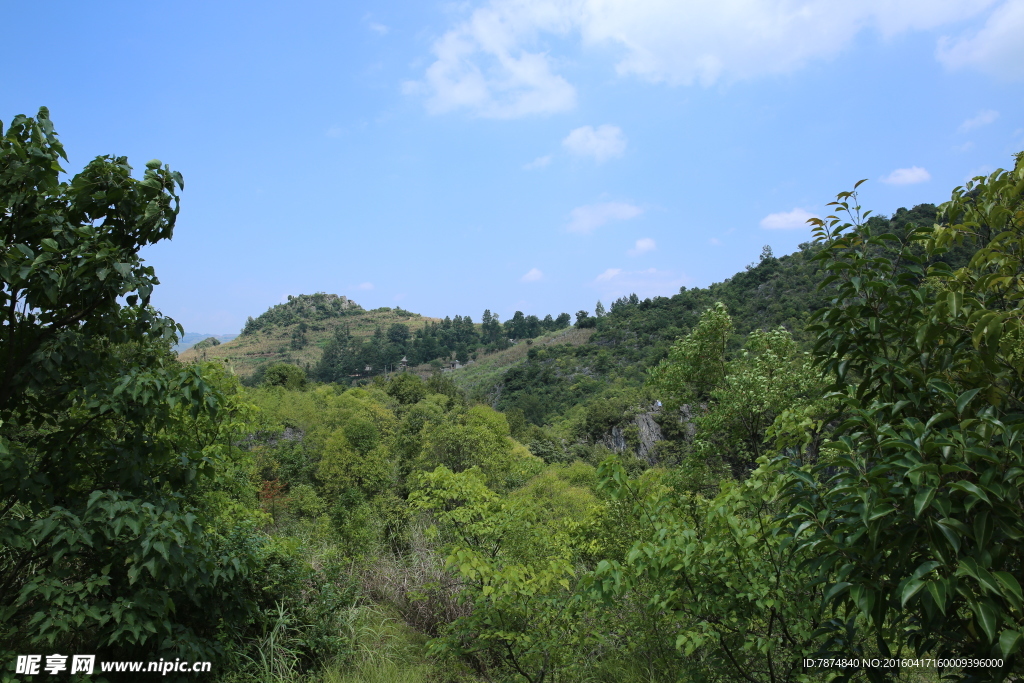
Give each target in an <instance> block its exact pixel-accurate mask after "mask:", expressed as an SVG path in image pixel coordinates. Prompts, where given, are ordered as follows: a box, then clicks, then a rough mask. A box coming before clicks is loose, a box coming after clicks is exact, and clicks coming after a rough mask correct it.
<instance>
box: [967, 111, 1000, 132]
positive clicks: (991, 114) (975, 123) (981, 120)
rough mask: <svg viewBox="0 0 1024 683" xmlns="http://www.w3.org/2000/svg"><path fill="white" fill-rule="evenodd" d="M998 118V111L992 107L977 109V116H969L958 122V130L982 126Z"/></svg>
mask: <svg viewBox="0 0 1024 683" xmlns="http://www.w3.org/2000/svg"><path fill="white" fill-rule="evenodd" d="M998 118H999V112H997V111H996V110H994V109H986V110H984V111H979V112H978V115H977V116H974V117H973V118H969V119H967V120H966V121H964V122H963V123H961V124H960V132H961V133H966V132H967V131H969V130H973V129H975V128H981V127H982V126H987V125H988V124H990V123H992V122H993V121H995V120H996V119H998Z"/></svg>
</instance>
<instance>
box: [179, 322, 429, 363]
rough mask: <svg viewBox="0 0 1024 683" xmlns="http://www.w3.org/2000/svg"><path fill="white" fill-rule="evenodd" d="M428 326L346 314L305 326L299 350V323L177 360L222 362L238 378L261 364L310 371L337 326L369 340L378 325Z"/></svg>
mask: <svg viewBox="0 0 1024 683" xmlns="http://www.w3.org/2000/svg"><path fill="white" fill-rule="evenodd" d="M427 322H439V320H438V319H437V318H427V317H424V316H421V315H418V314H412V315H399V314H397V313H395V311H393V310H391V311H381V310H373V311H361V312H359V313H348V314H346V315H344V316H339V317H337V318H332V319H326V320H318V321H315V322H308V323H307V332H306V339H307V344H306V346H305V347H303V348H301V349H293V348H292V347H291V340H292V333H293V332H294V331H295V329H296V327H297V326H298V323H295V324H291V325H277V326H273V327H268V328H264V329H262V330H259V331H258V332H254V333H252V334H247V335H244V336H240V337H237V338H235V339H233V340H231V341H229V342H226V343H224V344H221V345H220V346H214V347H212V348H207V349H203V350H201V351H196V350H194V349H189V350H187V351H185V352H184V353H182V354H180V355H179V356H178V358H179V359H180V360H182V361H184V362H188V361H195V360H204V359H205V360H214V359H217V358H220V359H223V360H225V361H226V362H227V363H228V365H229V366H230V367H231V368H232V369H233V370H234V372H235V374H236V375H238V376H239V377H242V378H245V377H248V376H249V375H251V374H252V373H253V372H254V371H255V370H256V368H257V367H259V366H260V365H263V364H264V363H269V362H275V361H286V362H289V363H295V364H297V365H301V366H306V365H307V364H308V365H309V366H310V367H312V366H313V365H316V363H317V361H319V360H320V356H321V355H323V347H324V345H326V344H327V341H328V340H329V339H330V338H331V336H333V334H334V330H335V329H337V328H338V327H339V326H340V325H348V326H349V329H350V331H351V332H352V335H353V336H355V337H369V336H372V335H373V331H374V329H376V327H377V326H378V325H379V326H381V327H382V328H384V329H385V330H387V328H388V326H389V325H392V324H393V323H402V324H403V325H407V326H408V327H409V329H410V330H411V331H415V330H417V329H419V328H421V327H423V326H424V325H426V324H427Z"/></svg>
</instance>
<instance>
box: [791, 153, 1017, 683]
mask: <svg viewBox="0 0 1024 683" xmlns="http://www.w3.org/2000/svg"><path fill="white" fill-rule="evenodd" d="M858 184H859V183H858ZM1022 197H1024V154H1020V155H1018V156H1017V164H1016V167H1015V168H1014V170H1012V171H1002V170H1001V171H997V172H996V173H993V174H992V175H991V176H989V177H988V178H981V179H976V180H975V181H973V182H971V183H968V185H967V187H966V188H957V190H955V191H954V193H953V197H952V200H951V201H950V202H948V203H947V204H945V205H943V206H942V207H940V208H941V218H942V221H941V223H940V224H939V225H935V226H933V225H925V226H920V227H912V228H910V229H909V230H907V232H906V233H905V235H904V236H903V237H900V236H897V235H895V234H892V233H880V232H878V231H876V230H874V229H873V228H872V226H871V224H870V222H867V223H866V222H865V221H864V220H863V218H864V216H862V215H861V213H860V207H859V206H857V205H856V194H855V193H854V192H843V193H841V194H840V195H839V196H838V198H837V201H836V202H835V203H834V205H835V206H836V207H837V211H838V212H839V213H845V214H847V215H848V217H849V220H846V221H844V220H841V219H840V218H839V217H838V216H829V217H828V218H826V219H821V220H815V221H814V225H815V235H816V237H817V239H818V240H819V242H820V243H821V244H822V247H823V249H822V251H821V255H820V259H821V262H822V264H823V266H824V268H825V270H826V272H827V273H828V274H829V276H828V278H826V280H825V283H826V284H827V283H829V282H832V283H835V287H836V298H835V300H834V303H833V305H831V306H830V307H828V308H827V309H825V310H823V311H821V312H820V314H819V315H817V316H816V320H815V325H814V327H813V328H812V329H813V330H814V331H815V332H816V333H817V335H818V340H817V343H816V346H815V354H816V358H817V362H818V363H819V365H820V366H821V367H822V368H824V369H826V370H827V371H829V372H830V373H832V374H833V375H834V377H835V384H834V386H833V387H832V389H833V391H834V395H835V396H836V398H837V399H838V400H840V401H841V402H842V404H843V407H844V409H845V411H846V417H847V419H846V420H845V421H844V422H843V423H842V424H840V425H839V426H838V427H837V428H836V430H835V434H834V439H835V440H834V441H833V442H831V443H830V444H827V448H826V449H825V450H823V454H822V457H821V459H820V461H819V463H818V464H817V465H816V467H815V468H814V469H813V473H814V474H815V475H816V477H815V478H812V477H810V476H809V475H808V474H807V472H806V471H796V472H795V473H794V479H793V480H792V485H791V488H790V497H791V500H792V503H793V507H792V511H791V513H790V515H789V519H790V523H791V524H792V528H793V533H794V535H795V536H796V539H797V541H798V542H799V543H800V544H801V546H803V547H805V548H808V549H812V548H813V553H814V554H815V555H816V557H817V559H816V561H815V562H814V567H815V568H816V569H817V571H818V573H819V578H818V580H819V581H823V582H825V585H827V586H828V589H829V590H828V598H829V604H830V605H831V607H832V614H833V619H832V621H831V622H829V624H828V625H829V627H830V631H831V635H832V639H831V640H830V641H829V643H828V644H827V648H828V649H829V650H831V651H832V652H837V651H839V650H840V649H842V650H843V651H844V652H846V653H847V654H848V655H849V654H856V651H855V650H853V649H851V647H850V644H849V640H848V637H849V634H850V633H851V632H856V631H857V630H858V629H859V630H863V631H865V632H866V633H867V634H871V635H872V636H873V640H875V641H876V642H877V647H878V648H879V650H880V651H881V652H882V653H883V654H885V655H887V654H888V653H889V652H899V651H900V649H901V648H909V649H910V650H911V651H913V652H914V653H916V654H919V655H923V654H926V653H929V654H930V653H934V654H935V655H937V656H938V657H943V658H945V657H978V658H986V659H987V658H997V659H1003V660H1004V664H1005V665H1004V667H1003V668H1001V669H1000V668H998V667H989V668H983V669H981V668H965V669H964V670H963V671H962V672H961V673H960V677H961V680H1002V679H1003V677H1005V676H1006V675H1007V674H1008V673H1009V672H1011V671H1012V672H1014V673H1015V674H1018V675H1019V674H1020V673H1022V672H1024V662H1022V661H1021V656H1020V654H1019V652H1020V646H1021V644H1022V640H1024V616H1022V606H1024V601H1022V597H1024V596H1022V593H1021V586H1020V578H1019V577H1020V576H1021V567H1022V566H1024V552H1022V550H1021V539H1024V521H1022V517H1021V514H1020V501H1021V499H1022V494H1024V457H1022V455H1021V453H1022V449H1021V435H1022V434H1024V418H1022V417H1021V415H1022V412H1024V404H1022V399H1021V397H1022V396H1024V383H1022V380H1021V377H1022V376H1024V353H1022V349H1024V321H1022V315H1021V308H1020V302H1021V299H1022V298H1024V281H1022V279H1021V275H1020V273H1021V272H1022V271H1024V201H1022ZM964 244H967V245H971V247H972V251H973V252H974V255H973V257H972V258H971V259H970V261H969V263H968V264H967V265H966V266H964V267H962V268H959V269H957V270H953V269H952V268H950V266H949V265H948V264H947V263H946V262H944V261H943V260H942V259H941V257H942V256H944V255H945V254H946V253H947V250H949V249H950V248H951V247H954V246H956V245H964ZM804 469H805V470H806V469H807V468H804ZM869 673H870V672H869ZM876 674H877V672H876ZM876 678H878V679H879V680H880V675H876Z"/></svg>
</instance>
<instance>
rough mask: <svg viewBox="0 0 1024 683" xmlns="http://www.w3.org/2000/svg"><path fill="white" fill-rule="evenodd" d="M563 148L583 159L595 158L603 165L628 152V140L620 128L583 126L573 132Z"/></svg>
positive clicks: (607, 125) (567, 137) (563, 142)
mask: <svg viewBox="0 0 1024 683" xmlns="http://www.w3.org/2000/svg"><path fill="white" fill-rule="evenodd" d="M562 146H563V147H565V148H566V149H567V150H569V151H570V152H572V153H573V154H575V155H577V156H581V157H593V158H594V160H595V161H597V162H598V163H601V162H603V161H607V160H608V159H611V158H612V157H620V156H622V153H623V152H625V151H626V138H625V136H623V134H622V129H621V128H619V127H618V126H612V125H609V124H607V123H606V124H604V125H603V126H598V127H597V128H596V129H595V128H594V127H593V126H582V127H580V128H576V129H574V130H573V131H571V132H570V133H569V134H568V135H567V136H566V137H565V139H564V140H562Z"/></svg>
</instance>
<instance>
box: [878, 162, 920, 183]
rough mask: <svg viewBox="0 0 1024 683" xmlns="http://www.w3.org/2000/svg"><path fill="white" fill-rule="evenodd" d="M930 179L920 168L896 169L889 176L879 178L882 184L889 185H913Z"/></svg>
mask: <svg viewBox="0 0 1024 683" xmlns="http://www.w3.org/2000/svg"><path fill="white" fill-rule="evenodd" d="M931 179H932V174H931V173H929V172H928V171H926V170H925V169H923V168H921V167H920V166H911V167H910V168H897V169H896V170H895V171H893V172H892V173H890V174H889V175H887V176H885V177H883V178H880V180H881V181H882V182H883V183H888V184H889V185H914V184H916V183H923V182H925V181H928V180H931Z"/></svg>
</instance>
